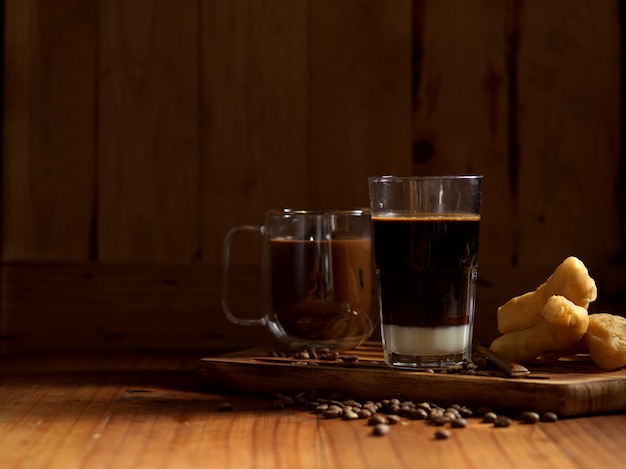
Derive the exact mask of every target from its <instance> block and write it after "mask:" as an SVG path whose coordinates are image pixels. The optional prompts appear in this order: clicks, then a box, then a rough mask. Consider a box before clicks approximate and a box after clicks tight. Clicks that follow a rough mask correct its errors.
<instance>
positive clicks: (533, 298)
mask: <svg viewBox="0 0 626 469" xmlns="http://www.w3.org/2000/svg"><path fill="white" fill-rule="evenodd" d="M554 295H558V296H564V297H565V298H567V299H568V300H570V301H571V302H573V303H574V304H576V305H578V306H581V307H582V308H587V307H588V306H589V303H591V302H592V301H594V300H595V299H596V297H597V289H596V282H595V281H594V280H593V279H592V278H591V277H590V276H589V272H588V271H587V268H586V267H585V264H583V263H582V261H581V260H579V259H578V258H576V257H573V256H572V257H568V258H567V259H565V260H564V261H563V262H562V263H561V264H560V265H559V266H558V267H557V268H556V270H555V271H554V273H553V274H552V275H551V276H550V277H549V278H548V279H547V280H546V281H545V283H543V284H542V285H540V286H539V287H538V288H537V289H536V290H535V291H532V292H528V293H525V294H523V295H520V296H516V297H515V298H512V299H510V300H509V301H507V302H506V303H505V304H503V305H502V306H500V307H499V308H498V331H500V333H502V334H507V333H510V332H514V331H519V330H522V329H526V328H528V327H530V326H532V325H533V324H535V323H537V322H539V321H540V320H541V317H542V311H543V308H544V306H545V304H546V302H547V301H548V299H549V298H550V297H551V296H554Z"/></svg>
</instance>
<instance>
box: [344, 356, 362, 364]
mask: <svg viewBox="0 0 626 469" xmlns="http://www.w3.org/2000/svg"><path fill="white" fill-rule="evenodd" d="M340 358H341V361H343V362H344V363H356V362H358V361H359V356H358V355H341V357H340Z"/></svg>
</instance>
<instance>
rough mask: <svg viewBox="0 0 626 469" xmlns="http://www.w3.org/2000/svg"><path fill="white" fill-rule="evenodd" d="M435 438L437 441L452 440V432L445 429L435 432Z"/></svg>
mask: <svg viewBox="0 0 626 469" xmlns="http://www.w3.org/2000/svg"><path fill="white" fill-rule="evenodd" d="M435 438H436V439H437V440H447V439H448V438H450V430H447V429H445V428H441V429H439V430H437V431H436V432H435Z"/></svg>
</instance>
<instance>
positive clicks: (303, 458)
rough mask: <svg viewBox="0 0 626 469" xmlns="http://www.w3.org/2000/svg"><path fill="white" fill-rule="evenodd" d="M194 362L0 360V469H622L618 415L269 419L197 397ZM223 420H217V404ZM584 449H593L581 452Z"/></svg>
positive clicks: (94, 357)
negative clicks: (375, 432) (376, 427)
mask: <svg viewBox="0 0 626 469" xmlns="http://www.w3.org/2000/svg"><path fill="white" fill-rule="evenodd" d="M197 359H198V355H197V354H194V353H187V354H181V353H166V354H129V353H126V354H81V355H72V354H70V355H68V354H45V355H21V356H15V357H9V358H4V359H3V360H2V361H0V374H1V375H2V377H3V385H2V386H1V387H0V414H1V415H2V419H0V465H2V467H3V468H6V469H14V468H20V467H29V468H33V469H39V468H46V469H48V468H57V467H58V468H67V467H116V468H118V467H119V468H133V469H143V468H150V469H153V468H155V467H176V468H181V469H186V468H197V467H201V466H207V465H209V466H210V467H219V468H224V469H230V468H237V469H241V468H260V469H265V468H268V469H269V468H272V469H274V468H292V467H298V468H303V469H309V468H314V469H322V468H338V469H339V468H352V467H359V468H364V469H374V468H380V467H394V468H400V469H404V468H407V469H408V468H413V467H415V465H416V461H419V465H420V467H467V468H486V469H498V468H502V467H512V468H526V467H535V468H537V469H548V468H550V469H557V468H558V469H561V468H565V469H570V468H571V469H573V468H580V467H620V465H621V464H622V462H623V460H624V458H626V449H625V448H624V445H623V434H624V431H626V415H624V414H615V415H602V416H590V417H585V418H569V419H561V420H559V421H558V422H556V423H538V424H535V425H523V424H520V423H518V422H515V423H513V424H512V425H511V426H510V427H508V428H494V427H493V426H491V425H486V424H482V423H480V419H470V420H469V424H468V426H467V428H464V429H452V430H451V436H450V438H449V439H448V440H446V441H441V440H436V439H435V438H434V432H435V430H436V429H437V427H433V426H432V425H428V424H427V423H425V422H423V421H411V420H405V421H403V423H400V424H398V425H395V426H393V427H392V428H391V430H390V432H389V434H387V435H386V436H384V437H380V438H377V437H373V436H372V435H371V427H369V426H368V425H366V424H365V423H364V421H362V420H357V421H350V422H348V421H344V420H339V419H324V418H322V417H320V416H318V415H315V414H312V413H310V412H308V411H306V410H304V409H302V408H293V407H291V408H286V409H282V410H272V409H271V400H272V399H271V397H270V396H264V395H247V396H241V395H223V394H209V393H205V392H201V390H200V389H199V388H198V387H197V385H196V383H195V374H194V367H195V364H196V363H197ZM223 402H229V403H231V404H232V407H233V410H232V411H231V412H217V411H216V409H217V408H218V407H219V406H220V405H221V404H222V403H223ZM590 448H593V451H590V450H589V449H590Z"/></svg>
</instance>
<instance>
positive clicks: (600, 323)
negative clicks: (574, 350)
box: [582, 313, 626, 370]
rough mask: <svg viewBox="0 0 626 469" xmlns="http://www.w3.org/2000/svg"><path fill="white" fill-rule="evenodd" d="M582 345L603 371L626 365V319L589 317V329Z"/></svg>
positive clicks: (599, 314)
mask: <svg viewBox="0 0 626 469" xmlns="http://www.w3.org/2000/svg"><path fill="white" fill-rule="evenodd" d="M582 343H583V345H584V346H585V348H586V349H587V350H589V355H591V360H593V362H594V363H595V364H596V365H598V366H599V367H600V368H602V369H603V370H615V369H617V368H621V367H623V366H625V365H626V318H624V317H622V316H618V315H616V314H609V313H595V314H590V315H589V328H588V329H587V332H586V333H585V335H584V336H583V338H582Z"/></svg>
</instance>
